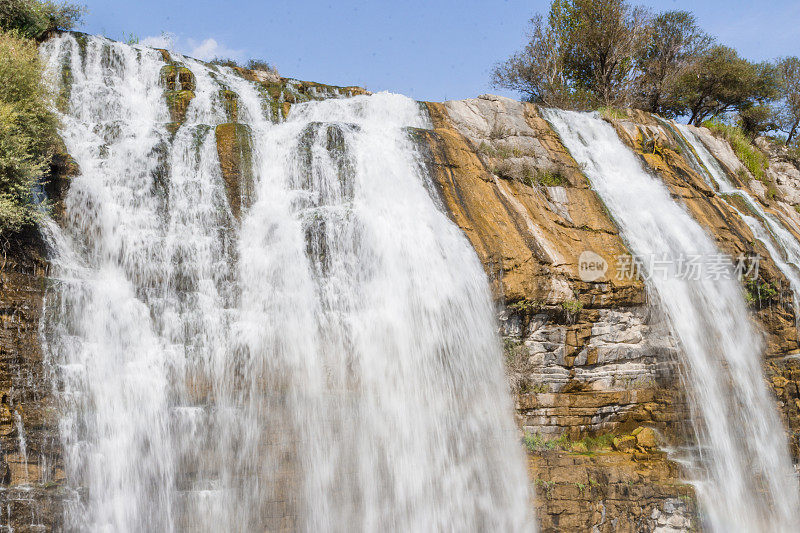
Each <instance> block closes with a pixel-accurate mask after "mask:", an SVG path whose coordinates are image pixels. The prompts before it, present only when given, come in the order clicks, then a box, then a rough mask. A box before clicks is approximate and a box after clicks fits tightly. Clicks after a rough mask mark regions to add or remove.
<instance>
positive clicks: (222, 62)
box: [209, 57, 241, 68]
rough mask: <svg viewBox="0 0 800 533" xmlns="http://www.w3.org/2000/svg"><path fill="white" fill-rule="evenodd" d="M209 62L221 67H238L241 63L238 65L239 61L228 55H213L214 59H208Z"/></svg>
mask: <svg viewBox="0 0 800 533" xmlns="http://www.w3.org/2000/svg"><path fill="white" fill-rule="evenodd" d="M209 63H211V64H212V65H219V66H221V67H230V68H236V67H239V68H241V65H239V62H238V61H236V60H235V59H232V58H230V57H215V58H214V59H212V60H211V61H209Z"/></svg>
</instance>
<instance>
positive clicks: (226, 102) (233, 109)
mask: <svg viewBox="0 0 800 533" xmlns="http://www.w3.org/2000/svg"><path fill="white" fill-rule="evenodd" d="M219 98H220V100H221V101H222V106H223V107H224V108H225V115H226V116H227V117H228V122H238V121H239V95H238V94H236V93H235V92H233V91H231V90H228V89H222V90H221V91H220V92H219Z"/></svg>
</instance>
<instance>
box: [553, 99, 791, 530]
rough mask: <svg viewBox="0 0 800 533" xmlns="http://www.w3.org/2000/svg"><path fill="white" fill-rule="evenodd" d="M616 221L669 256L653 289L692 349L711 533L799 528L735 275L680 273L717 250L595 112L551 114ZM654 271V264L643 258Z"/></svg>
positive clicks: (652, 253)
mask: <svg viewBox="0 0 800 533" xmlns="http://www.w3.org/2000/svg"><path fill="white" fill-rule="evenodd" d="M544 113H545V117H546V118H547V120H548V121H549V122H550V123H551V124H552V126H553V127H554V128H555V130H556V131H557V132H558V134H559V135H560V136H561V139H562V141H563V142H564V145H565V146H566V147H567V149H568V150H569V151H570V153H571V154H572V156H573V157H574V158H575V159H576V161H577V162H578V163H579V164H581V165H583V166H585V172H586V175H587V176H588V177H589V179H590V181H591V182H592V185H593V187H594V188H595V190H596V191H597V192H598V194H599V195H600V197H601V198H602V199H603V201H604V202H605V204H606V205H607V206H608V208H609V209H610V211H611V213H612V214H613V216H614V219H615V220H616V221H617V222H618V224H619V226H620V229H621V231H622V234H623V236H624V238H625V240H626V241H627V243H628V244H629V247H630V249H631V251H632V252H633V253H634V254H636V255H637V256H639V257H641V258H644V259H646V258H649V257H657V258H659V259H663V258H665V257H666V258H668V259H671V260H672V263H671V265H670V266H669V267H668V268H666V269H665V271H664V272H661V271H659V272H646V273H647V274H650V276H649V281H648V286H649V289H650V291H651V293H652V294H653V296H654V297H655V298H656V299H657V301H658V302H659V304H660V305H661V307H662V308H663V309H664V310H665V312H666V314H667V316H668V317H669V320H670V323H671V326H672V329H673V331H674V333H675V335H676V336H677V338H678V340H679V341H680V344H681V345H682V348H683V352H684V353H685V366H686V374H687V376H686V382H687V388H688V391H687V392H688V396H689V401H690V405H691V407H692V410H693V412H694V425H695V430H696V433H697V435H698V438H699V441H700V442H699V443H698V444H699V465H698V466H699V468H698V469H697V470H698V472H699V474H698V475H699V477H700V478H699V479H697V480H693V481H695V482H696V486H697V489H698V494H699V497H700V504H701V507H702V512H703V514H704V518H705V519H704V523H705V525H706V527H708V528H709V529H710V530H712V531H718V532H726V533H728V532H732V531H741V532H754V531H781V532H790V531H798V529H800V515H799V514H800V498H799V497H798V486H797V481H796V479H795V476H794V469H793V467H792V463H791V460H790V457H789V451H788V448H787V444H786V439H785V438H784V434H785V433H784V429H783V426H782V424H781V421H780V419H779V417H778V414H777V412H776V407H775V405H774V401H773V399H772V398H771V397H770V393H769V392H768V390H767V386H766V383H765V380H764V374H763V372H762V369H761V366H760V363H761V354H762V352H763V349H764V346H763V343H762V340H761V337H760V335H759V333H758V332H757V331H756V330H755V329H754V326H753V324H752V323H751V320H750V318H749V311H748V309H747V306H746V304H745V301H744V298H743V292H742V288H741V285H740V283H739V281H738V280H736V279H735V278H726V277H722V279H714V277H711V276H700V277H699V279H693V278H692V277H691V276H681V275H679V272H678V271H677V265H678V260H679V259H680V258H681V257H683V258H686V257H689V256H692V255H695V254H699V255H700V256H702V257H704V258H711V257H715V256H718V255H719V253H720V252H719V250H718V249H717V248H716V246H715V244H714V242H713V241H712V240H711V239H710V238H709V236H708V235H707V234H706V232H705V231H704V230H703V229H702V228H701V226H700V225H699V224H698V223H697V222H695V221H694V220H693V219H692V217H691V215H690V214H689V213H688V211H687V210H686V209H685V207H683V206H681V205H679V204H678V203H676V202H675V201H674V200H673V199H672V198H671V196H670V193H669V191H668V189H667V188H666V186H665V185H664V184H663V182H661V181H660V180H659V179H657V178H655V177H653V176H651V175H650V174H649V173H648V172H646V171H645V170H644V168H643V166H642V164H641V162H640V161H639V160H638V159H637V158H636V156H635V155H634V153H633V152H632V151H631V150H630V149H629V148H628V147H626V146H625V145H624V144H623V143H622V141H621V140H620V139H619V138H618V136H617V134H616V131H615V130H614V128H613V127H612V126H611V125H610V124H608V123H606V122H604V121H603V120H601V119H600V118H599V117H597V116H596V115H592V114H582V113H575V112H567V111H558V110H545V111H544ZM643 266H644V267H645V268H647V266H648V261H647V260H644V261H643Z"/></svg>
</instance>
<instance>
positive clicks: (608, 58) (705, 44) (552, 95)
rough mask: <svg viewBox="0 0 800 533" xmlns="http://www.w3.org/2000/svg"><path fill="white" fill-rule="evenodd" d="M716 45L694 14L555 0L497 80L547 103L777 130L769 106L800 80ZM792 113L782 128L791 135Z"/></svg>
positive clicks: (619, 1) (615, 2) (623, 1)
mask: <svg viewBox="0 0 800 533" xmlns="http://www.w3.org/2000/svg"><path fill="white" fill-rule="evenodd" d="M712 45H713V39H712V38H711V37H710V36H709V35H708V34H706V33H705V32H704V31H703V30H702V29H701V28H700V27H699V26H698V24H697V21H696V19H695V18H694V16H693V15H692V14H691V13H689V12H687V11H666V12H662V13H658V14H655V15H652V14H650V13H648V12H647V11H645V10H643V9H642V8H638V7H635V6H633V5H632V4H630V3H628V1H627V0H553V1H552V2H551V4H550V11H549V13H548V15H547V18H546V19H545V18H544V17H542V16H541V15H537V16H535V17H534V18H533V19H531V31H530V34H529V42H528V44H527V45H526V46H525V48H524V49H523V50H522V51H520V52H518V53H516V54H514V55H513V56H511V58H509V59H508V60H507V61H505V62H503V63H501V64H499V65H497V66H496V67H495V69H494V72H493V76H492V82H493V84H494V85H495V86H497V87H503V88H508V89H512V90H517V91H519V92H521V93H522V94H524V95H525V96H526V97H528V99H530V100H531V101H533V102H539V103H543V104H545V105H552V106H558V107H570V108H577V109H585V108H597V107H599V106H615V107H621V106H633V107H638V108H641V109H645V110H647V111H650V112H653V113H659V114H662V115H664V116H667V117H677V116H689V117H690V120H691V122H693V123H695V124H700V123H701V122H703V121H704V120H706V119H708V118H717V117H721V116H723V115H726V114H728V113H732V112H738V113H739V117H740V123H741V124H742V126H744V128H745V129H746V130H747V131H748V132H750V133H753V134H755V133H759V132H761V131H765V129H769V128H771V127H773V126H774V125H775V124H776V120H775V117H774V116H770V114H769V113H768V112H767V110H768V109H769V104H770V101H771V100H772V99H774V98H775V97H776V95H777V91H778V87H779V86H780V87H784V88H785V90H784V92H787V91H788V92H792V90H791V89H790V87H796V86H795V85H792V84H791V82H786V83H784V84H783V85H780V84H779V81H780V80H781V79H784V78H785V79H786V80H792V79H795V78H793V75H794V74H793V73H794V72H795V71H793V70H791V68H790V69H789V70H787V71H786V72H787V73H788V74H787V75H786V76H783V77H781V76H778V71H777V70H776V69H775V67H774V66H773V65H771V64H768V63H751V62H749V61H747V60H746V59H743V58H741V57H739V55H738V54H737V53H736V51H735V50H733V49H732V48H729V47H726V46H721V45H717V46H712ZM787 65H790V64H787ZM793 91H794V92H792V94H796V93H797V90H796V89H793ZM794 101H795V100H787V102H789V103H791V102H794ZM792 105H793V104H792ZM792 105H788V106H787V107H786V110H788V111H787V112H785V113H784V120H783V123H785V124H788V126H787V127H788V128H789V129H791V125H792V121H791V117H792V116H795V115H794V114H793V113H794V112H793V111H791V110H792V109H795V108H794V107H792ZM796 129H797V126H795V128H794V130H796Z"/></svg>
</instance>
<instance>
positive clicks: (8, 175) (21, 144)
mask: <svg viewBox="0 0 800 533" xmlns="http://www.w3.org/2000/svg"><path fill="white" fill-rule="evenodd" d="M41 74H42V66H41V64H40V62H39V54H38V50H37V48H36V45H35V43H34V42H33V41H31V40H29V39H24V38H21V37H19V36H17V35H14V34H12V33H7V32H0V80H2V83H0V233H9V232H14V231H17V230H19V229H21V228H22V227H23V226H25V225H26V224H29V223H32V222H33V221H34V220H35V218H36V209H35V207H34V201H33V200H34V198H33V190H34V185H35V183H36V181H37V180H38V179H39V178H40V177H41V176H42V175H43V174H44V173H45V172H46V170H47V167H48V164H49V162H50V151H51V148H52V146H53V143H54V141H55V139H56V126H57V124H56V120H55V117H54V116H53V115H52V113H51V112H50V111H49V107H48V101H49V98H50V95H49V94H48V93H47V91H46V89H45V87H44V85H43V84H42V82H41Z"/></svg>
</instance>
